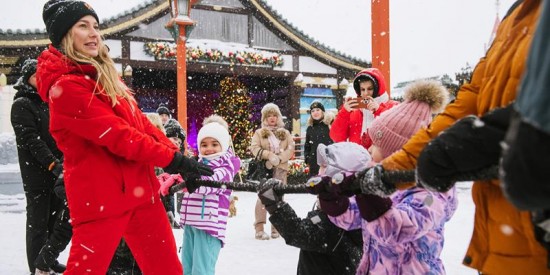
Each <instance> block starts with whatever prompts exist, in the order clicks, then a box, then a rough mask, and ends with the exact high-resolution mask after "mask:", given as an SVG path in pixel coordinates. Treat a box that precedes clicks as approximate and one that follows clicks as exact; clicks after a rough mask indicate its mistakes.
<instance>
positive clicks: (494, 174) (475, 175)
mask: <svg viewBox="0 0 550 275" xmlns="http://www.w3.org/2000/svg"><path fill="white" fill-rule="evenodd" d="M498 169H499V168H498V166H496V165H495V166H491V167H488V168H484V169H480V170H478V171H475V172H465V173H461V174H459V175H457V176H456V177H455V178H454V179H453V180H452V182H457V181H472V180H491V179H497V178H498ZM382 180H383V181H384V182H386V183H392V184H395V185H399V184H402V183H408V182H415V181H416V177H415V170H406V171H385V172H384V175H383V176H382ZM196 183H197V184H198V185H200V186H206V187H215V188H222V189H231V190H235V191H246V192H258V191H259V190H258V188H259V186H260V182H259V181H254V180H246V181H244V182H222V181H213V180H196ZM184 188H185V182H184V183H180V184H177V185H174V186H172V187H170V194H174V193H176V192H178V191H181V190H183V189H184ZM307 188H308V185H307V183H305V182H303V183H295V184H285V185H275V186H274V187H273V190H274V191H276V192H277V193H278V194H298V193H308V191H307Z"/></svg>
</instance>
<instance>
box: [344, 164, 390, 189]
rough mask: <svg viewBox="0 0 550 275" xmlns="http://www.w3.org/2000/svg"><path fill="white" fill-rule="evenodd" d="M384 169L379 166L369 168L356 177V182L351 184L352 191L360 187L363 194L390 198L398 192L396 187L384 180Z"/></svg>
mask: <svg viewBox="0 0 550 275" xmlns="http://www.w3.org/2000/svg"><path fill="white" fill-rule="evenodd" d="M383 176H384V167H382V165H380V164H378V165H375V166H372V167H369V168H367V169H365V170H363V171H361V172H359V173H357V174H356V175H355V177H356V180H355V182H354V183H353V184H351V186H352V189H354V190H356V189H357V187H355V186H359V189H360V190H361V193H362V194H371V195H377V196H380V197H388V196H389V195H391V194H392V193H393V192H395V191H396V190H397V188H395V185H394V184H392V183H389V182H385V181H384V180H383Z"/></svg>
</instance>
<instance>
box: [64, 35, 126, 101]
mask: <svg viewBox="0 0 550 275" xmlns="http://www.w3.org/2000/svg"><path fill="white" fill-rule="evenodd" d="M71 30H72V28H71V29H69V31H68V32H67V34H66V35H65V36H64V37H63V40H61V47H62V48H63V50H64V53H65V55H66V56H67V57H68V58H69V59H71V60H72V61H74V62H76V63H88V64H92V65H93V66H94V67H95V69H96V70H97V80H96V81H97V83H99V84H100V85H101V87H102V88H103V90H102V91H99V93H105V95H107V96H108V97H109V98H110V99H111V102H112V106H113V107H114V106H115V105H116V104H117V103H118V100H117V96H120V97H122V98H125V99H127V100H130V101H135V99H134V97H133V96H132V91H131V90H130V88H128V86H126V84H124V82H122V81H121V80H120V78H119V76H118V73H117V71H116V69H115V62H114V61H113V59H112V58H111V57H110V56H109V50H108V48H107V47H106V46H105V44H104V43H103V37H101V36H100V37H99V39H98V41H99V43H98V47H99V54H98V55H97V56H96V57H93V58H91V57H87V56H85V55H83V54H82V53H80V52H78V51H77V50H76V49H75V48H74V41H73V37H72V36H73V34H72V31H71Z"/></svg>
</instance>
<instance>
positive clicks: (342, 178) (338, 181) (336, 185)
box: [331, 172, 361, 197]
mask: <svg viewBox="0 0 550 275" xmlns="http://www.w3.org/2000/svg"><path fill="white" fill-rule="evenodd" d="M331 186H332V187H331V188H332V190H333V192H335V193H338V194H340V195H342V196H346V197H352V196H354V195H355V194H360V193H361V188H360V187H359V184H357V181H356V176H355V174H353V173H345V172H340V173H337V174H336V175H334V176H332V185H331Z"/></svg>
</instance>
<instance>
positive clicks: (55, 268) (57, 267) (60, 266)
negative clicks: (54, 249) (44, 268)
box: [50, 260, 67, 273]
mask: <svg viewBox="0 0 550 275" xmlns="http://www.w3.org/2000/svg"><path fill="white" fill-rule="evenodd" d="M50 269H51V270H52V271H54V272H55V273H63V272H65V270H66V269H67V266H66V265H64V264H62V263H60V262H58V261H57V260H56V261H55V263H54V264H53V265H52V266H50Z"/></svg>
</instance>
